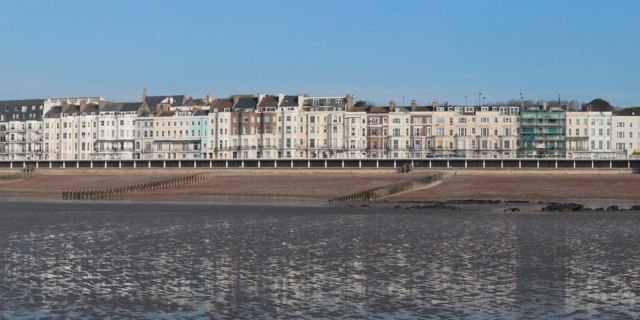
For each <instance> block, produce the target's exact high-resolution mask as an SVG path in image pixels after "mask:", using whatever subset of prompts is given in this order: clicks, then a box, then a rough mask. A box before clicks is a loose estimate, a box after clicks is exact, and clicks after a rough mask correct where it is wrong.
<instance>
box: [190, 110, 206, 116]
mask: <svg viewBox="0 0 640 320" xmlns="http://www.w3.org/2000/svg"><path fill="white" fill-rule="evenodd" d="M208 114H209V110H196V111H195V112H194V113H193V115H194V116H206V115H208Z"/></svg>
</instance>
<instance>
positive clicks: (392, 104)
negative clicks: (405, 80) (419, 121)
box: [389, 100, 396, 112]
mask: <svg viewBox="0 0 640 320" xmlns="http://www.w3.org/2000/svg"><path fill="white" fill-rule="evenodd" d="M395 110H396V102H395V101H393V100H391V101H389V112H394V111H395Z"/></svg>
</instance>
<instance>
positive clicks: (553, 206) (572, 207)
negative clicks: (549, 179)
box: [542, 202, 584, 212]
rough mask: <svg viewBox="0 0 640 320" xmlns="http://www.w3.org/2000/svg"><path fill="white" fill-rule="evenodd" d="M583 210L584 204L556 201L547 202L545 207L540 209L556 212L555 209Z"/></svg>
mask: <svg viewBox="0 0 640 320" xmlns="http://www.w3.org/2000/svg"><path fill="white" fill-rule="evenodd" d="M582 210H584V206H583V205H581V204H578V203H557V202H551V203H548V204H547V205H546V206H545V207H543V208H542V211H546V212H556V211H582Z"/></svg>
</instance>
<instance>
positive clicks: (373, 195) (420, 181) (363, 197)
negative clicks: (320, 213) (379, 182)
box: [329, 172, 446, 202]
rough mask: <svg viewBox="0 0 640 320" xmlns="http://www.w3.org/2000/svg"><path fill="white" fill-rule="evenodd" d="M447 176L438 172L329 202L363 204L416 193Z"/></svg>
mask: <svg viewBox="0 0 640 320" xmlns="http://www.w3.org/2000/svg"><path fill="white" fill-rule="evenodd" d="M445 177H446V175H445V174H444V173H441V172H438V173H434V174H431V175H428V176H426V177H420V178H416V179H411V180H408V181H403V182H399V183H395V184H392V185H388V186H384V187H380V188H375V189H371V190H367V191H362V192H358V193H354V194H350V195H346V196H342V197H337V198H333V199H331V200H329V202H362V201H373V200H379V199H382V198H385V197H388V196H391V195H394V194H398V193H403V192H408V191H414V190H418V189H421V188H424V187H426V186H428V185H430V184H432V183H435V182H439V181H442V180H443V179H444V178H445Z"/></svg>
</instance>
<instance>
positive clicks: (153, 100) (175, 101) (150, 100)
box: [144, 95, 187, 106]
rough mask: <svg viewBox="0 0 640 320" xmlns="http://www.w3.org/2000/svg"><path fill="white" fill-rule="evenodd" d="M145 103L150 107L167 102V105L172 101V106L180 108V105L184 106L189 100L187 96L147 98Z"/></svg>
mask: <svg viewBox="0 0 640 320" xmlns="http://www.w3.org/2000/svg"><path fill="white" fill-rule="evenodd" d="M144 101H145V102H146V103H147V104H148V105H150V106H155V105H157V104H159V103H163V101H166V102H165V103H168V102H169V101H171V105H172V106H178V105H182V104H184V103H185V102H186V101H187V99H186V96H185V95H174V96H147V97H146V98H145V99H144Z"/></svg>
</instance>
